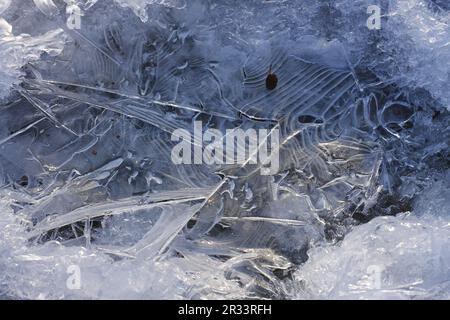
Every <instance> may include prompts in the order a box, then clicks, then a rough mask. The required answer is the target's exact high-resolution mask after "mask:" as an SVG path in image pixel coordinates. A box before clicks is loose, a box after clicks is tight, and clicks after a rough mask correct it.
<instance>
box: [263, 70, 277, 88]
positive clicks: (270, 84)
mask: <svg viewBox="0 0 450 320" xmlns="http://www.w3.org/2000/svg"><path fill="white" fill-rule="evenodd" d="M277 84H278V77H277V76H276V75H275V74H274V73H269V74H268V75H267V78H266V88H267V89H268V90H273V89H275V88H276V87H277Z"/></svg>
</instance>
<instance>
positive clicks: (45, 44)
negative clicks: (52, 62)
mask: <svg viewBox="0 0 450 320" xmlns="http://www.w3.org/2000/svg"><path fill="white" fill-rule="evenodd" d="M13 31H14V30H13V27H12V26H11V25H10V24H9V23H8V22H7V21H6V20H5V19H3V18H1V17H0V48H1V51H0V52H1V53H0V63H1V65H0V70H1V71H0V85H1V89H0V98H5V97H6V96H7V95H8V94H9V92H10V89H11V88H12V87H13V86H14V85H17V84H19V83H20V79H19V78H20V77H21V75H23V73H22V72H21V71H20V68H21V67H22V66H24V65H25V64H27V63H29V62H31V61H34V60H38V59H39V57H40V55H41V54H43V53H46V54H49V55H58V54H59V53H61V51H62V49H63V47H64V42H65V41H64V34H63V33H62V30H61V29H55V30H52V31H49V32H47V33H46V34H43V35H41V36H38V37H30V36H29V35H27V34H21V35H17V36H16V35H14V32H13Z"/></svg>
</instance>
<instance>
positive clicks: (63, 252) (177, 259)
mask: <svg viewBox="0 0 450 320" xmlns="http://www.w3.org/2000/svg"><path fill="white" fill-rule="evenodd" d="M373 4H378V5H380V7H381V10H382V13H383V17H382V21H381V29H380V30H369V29H368V28H367V26H366V19H367V18H368V14H367V7H368V6H369V5H373ZM75 7H76V8H77V9H76V10H75ZM71 10H72V11H71ZM73 10H75V11H77V12H78V13H79V14H80V16H79V18H80V19H81V20H80V21H81V25H80V28H75V29H73V28H70V27H69V25H68V24H67V21H68V19H69V17H70V14H71V13H74V11H73ZM0 14H1V15H2V18H0V49H1V50H0V84H1V89H0V98H1V99H2V100H1V101H2V102H1V104H0V108H1V109H2V113H1V114H2V116H1V117H0V230H1V232H0V295H1V296H4V297H8V298H25V299H73V298H82V299H108V298H109V299H111V298H113V299H115V298H126V299H130V298H131V299H132V298H135V299H153V298H171V299H181V298H187V299H191V298H195V299H197V298H203V299H204V298H232V299H234V298H258V299H267V298H277V299H280V298H281V299H290V298H302V299H303V298H320V299H324V298H325V299H330V298H331V299H336V298H345V299H373V298H389V299H446V298H447V299H448V298H449V297H450V296H449V292H450V287H449V283H450V282H449V280H450V279H449V274H450V272H449V271H450V270H449V267H450V252H449V249H448V248H449V242H450V239H449V230H448V229H449V222H450V221H449V220H448V219H449V215H448V214H449V212H448V209H449V203H450V202H449V196H450V195H449V190H450V188H449V185H448V181H449V174H448V163H449V158H448V157H449V154H448V150H449V141H450V129H449V128H450V123H449V121H450V120H449V119H450V118H449V117H448V107H449V104H450V98H449V93H448V92H450V90H449V89H450V88H449V87H448V83H449V81H448V80H449V79H448V75H449V72H450V65H449V64H448V61H449V58H450V53H449V45H448V44H449V39H450V38H449V32H448V31H449V29H448V28H449V26H448V24H449V19H450V16H449V11H448V6H446V4H445V2H443V1H438V0H436V1H431V0H429V1H419V0H410V1H406V0H393V1H390V2H389V5H388V4H387V3H386V2H384V1H368V0H358V1H348V0H337V1H322V2H319V3H317V2H298V1H262V0H261V1H260V0H252V1H245V2H236V1H206V0H205V1H200V0H199V1H178V0H174V1H172V0H164V1H163V0H127V1H125V0H102V1H72V0H71V1H69V0H66V1H57V0H54V1H49V0H45V1H42V0H39V1H38V0H35V1H33V0H24V1H20V2H11V3H10V2H8V1H3V2H0ZM349 21H351V23H349ZM269 72H272V73H274V74H276V77H277V79H278V82H277V87H276V88H275V89H274V90H268V88H267V85H266V77H267V74H268V73H269ZM199 121H201V122H202V123H203V124H204V127H203V128H201V129H200V130H203V132H204V131H206V129H209V128H214V129H216V130H217V131H218V132H220V133H221V134H223V133H225V132H226V130H227V129H233V130H237V129H242V130H246V129H270V130H274V129H277V130H279V138H280V141H279V144H278V145H276V146H275V147H274V148H273V149H272V151H274V150H276V151H277V152H279V156H280V161H279V168H278V170H277V172H276V173H275V174H273V175H261V174H260V172H262V171H261V169H262V164H252V163H251V161H249V159H247V161H245V162H244V163H243V164H220V163H217V164H212V165H209V164H206V163H196V164H192V165H190V164H176V163H175V162H174V161H173V159H172V158H171V152H172V150H173V148H174V146H175V145H176V142H175V141H174V140H173V139H171V134H172V133H173V132H174V131H175V130H180V129H182V130H185V131H184V132H188V133H189V134H193V132H194V130H195V129H194V128H195V125H196V123H198V122H199ZM266 138H267V137H266ZM223 139H225V138H223ZM244 143H245V142H244ZM236 144H237V148H238V149H239V148H241V149H243V148H245V145H243V144H242V143H241V142H237V143H236ZM192 146H193V147H194V148H195V147H196V148H198V147H200V148H202V147H204V146H202V142H201V141H199V140H198V139H197V138H196V139H194V140H193V141H192ZM258 148H259V150H260V149H261V145H259V146H258ZM259 150H258V151H259ZM249 156H250V155H249ZM73 267H75V268H78V269H79V270H80V275H81V287H80V288H78V289H76V290H73V288H71V287H70V285H69V284H68V283H67V281H68V279H70V272H68V270H69V269H71V268H73Z"/></svg>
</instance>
